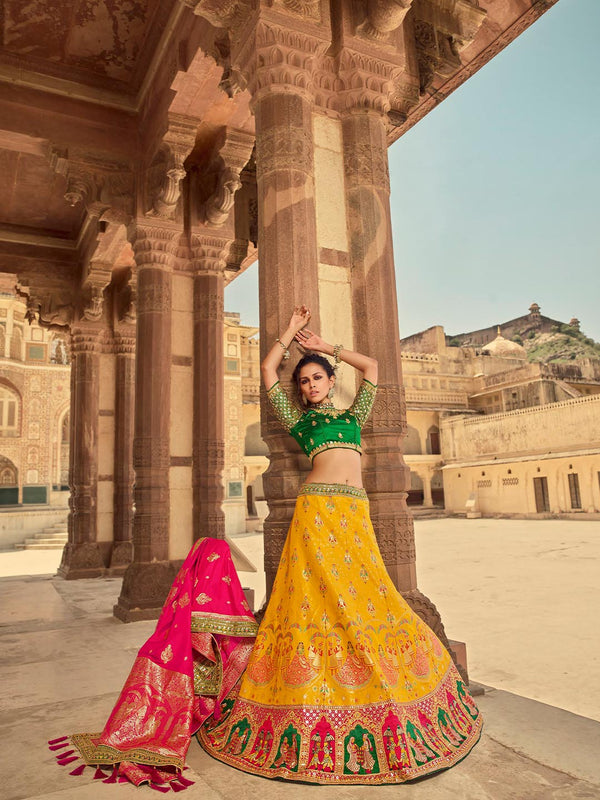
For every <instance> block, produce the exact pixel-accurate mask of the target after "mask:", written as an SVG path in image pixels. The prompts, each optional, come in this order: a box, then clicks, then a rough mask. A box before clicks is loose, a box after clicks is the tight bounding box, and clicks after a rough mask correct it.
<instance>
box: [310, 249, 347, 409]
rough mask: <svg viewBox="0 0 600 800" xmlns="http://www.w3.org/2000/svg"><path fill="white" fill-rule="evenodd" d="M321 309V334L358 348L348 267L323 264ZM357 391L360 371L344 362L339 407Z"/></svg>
mask: <svg viewBox="0 0 600 800" xmlns="http://www.w3.org/2000/svg"><path fill="white" fill-rule="evenodd" d="M319 312H320V316H321V331H320V333H321V336H323V338H324V339H325V340H326V341H327V342H331V343H332V344H343V345H344V347H346V348H348V349H349V350H352V349H353V348H354V332H353V325H352V290H351V286H350V272H349V271H348V269H346V267H336V266H332V265H331V264H319ZM355 393H356V371H355V370H354V369H352V367H349V366H348V365H347V364H341V365H340V367H339V369H338V372H337V379H336V392H335V399H334V403H335V405H336V406H338V407H339V408H344V407H347V406H349V405H350V403H351V402H352V400H353V398H354V395H355Z"/></svg>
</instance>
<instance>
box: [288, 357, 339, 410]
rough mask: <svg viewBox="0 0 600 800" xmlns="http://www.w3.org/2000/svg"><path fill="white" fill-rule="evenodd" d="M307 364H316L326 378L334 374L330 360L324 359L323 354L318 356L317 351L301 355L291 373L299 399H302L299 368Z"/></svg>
mask: <svg viewBox="0 0 600 800" xmlns="http://www.w3.org/2000/svg"><path fill="white" fill-rule="evenodd" d="M307 364H318V365H319V366H320V367H322V368H323V369H324V370H325V372H326V374H327V377H328V378H333V376H334V375H335V370H334V368H333V367H332V365H331V362H330V361H329V360H328V359H326V358H325V356H320V355H319V354H318V353H307V354H306V355H305V356H302V358H301V359H300V361H299V362H298V363H297V364H296V366H295V368H294V371H293V373H292V380H293V381H294V385H295V386H296V391H297V392H298V398H299V399H300V400H302V392H301V390H300V370H301V369H302V367H305V366H306V365H307Z"/></svg>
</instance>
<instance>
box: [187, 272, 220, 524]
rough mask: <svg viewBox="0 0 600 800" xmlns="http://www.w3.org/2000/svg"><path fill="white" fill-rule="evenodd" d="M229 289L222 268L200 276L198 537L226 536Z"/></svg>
mask: <svg viewBox="0 0 600 800" xmlns="http://www.w3.org/2000/svg"><path fill="white" fill-rule="evenodd" d="M224 266H225V265H224V262H223V267H224ZM224 288H225V278H224V275H223V271H222V269H218V268H216V269H213V270H209V269H206V270H204V271H201V272H199V273H197V274H196V275H195V276H194V444H193V467H192V482H193V496H194V512H193V513H194V540H197V539H199V538H201V537H203V536H212V537H214V538H216V539H224V538H225V515H224V513H223V508H222V505H223V468H224V466H225V421H224V416H223V401H224V374H223V373H224V365H223V317H224V309H223V290H224Z"/></svg>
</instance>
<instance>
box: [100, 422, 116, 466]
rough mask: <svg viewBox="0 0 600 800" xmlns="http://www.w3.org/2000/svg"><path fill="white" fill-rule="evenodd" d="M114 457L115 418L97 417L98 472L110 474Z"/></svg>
mask: <svg viewBox="0 0 600 800" xmlns="http://www.w3.org/2000/svg"><path fill="white" fill-rule="evenodd" d="M114 459H115V418H114V417H112V416H111V417H105V416H102V417H99V419H98V474H99V475H112V473H113V471H114Z"/></svg>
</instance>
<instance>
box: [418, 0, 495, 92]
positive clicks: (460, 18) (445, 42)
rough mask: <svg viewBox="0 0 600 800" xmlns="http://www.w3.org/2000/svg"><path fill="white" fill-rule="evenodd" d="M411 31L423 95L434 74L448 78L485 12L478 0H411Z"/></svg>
mask: <svg viewBox="0 0 600 800" xmlns="http://www.w3.org/2000/svg"><path fill="white" fill-rule="evenodd" d="M413 11H414V33H415V46H416V51H417V62H418V65H419V88H420V91H421V94H424V93H425V92H426V91H427V90H428V89H429V88H430V87H431V85H432V83H433V81H434V80H435V78H436V76H439V77H441V78H444V79H445V78H449V77H450V76H451V75H453V74H454V73H455V72H457V71H458V70H459V69H460V68H461V66H462V62H461V60H460V51H461V50H463V49H464V48H465V47H467V46H468V45H469V44H471V42H472V41H473V39H474V38H475V36H476V34H477V32H478V30H479V28H480V27H481V25H482V23H483V20H484V19H485V17H486V14H487V12H486V11H485V10H484V9H482V8H480V6H479V3H478V0H457V2H456V3H453V4H452V6H451V7H450V6H448V4H446V3H443V2H442V1H441V0H414V5H413Z"/></svg>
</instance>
